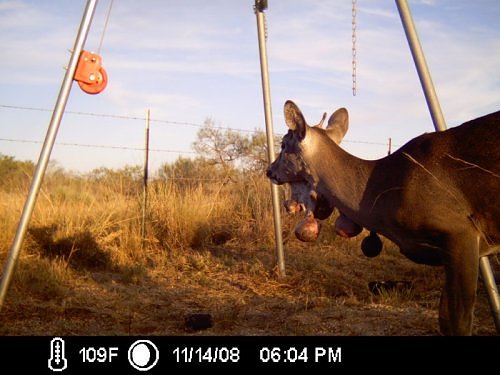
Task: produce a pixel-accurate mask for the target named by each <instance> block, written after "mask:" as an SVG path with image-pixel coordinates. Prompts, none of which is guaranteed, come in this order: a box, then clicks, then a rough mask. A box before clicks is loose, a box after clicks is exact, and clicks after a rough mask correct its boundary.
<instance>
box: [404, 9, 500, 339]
mask: <svg viewBox="0 0 500 375" xmlns="http://www.w3.org/2000/svg"><path fill="white" fill-rule="evenodd" d="M396 5H397V7H398V11H399V15H400V17H401V22H402V23H403V28H404V30H405V33H406V38H407V39H408V44H409V45H410V50H411V53H412V56H413V61H414V62H415V66H416V68H417V73H418V77H419V78H420V83H421V84H422V89H423V90H424V95H425V99H426V101H427V106H428V107H429V111H430V113H431V117H432V122H433V123H434V128H435V129H436V131H442V130H446V123H445V121H444V117H443V113H442V112H441V106H440V105H439V101H438V98H437V95H436V91H435V90H434V85H433V83H432V79H431V75H430V73H429V68H428V67H427V63H426V61H425V57H424V52H423V50H422V46H421V44H420V41H419V39H418V35H417V31H416V29H415V24H414V22H413V18H412V16H411V12H410V7H409V6H408V2H407V0H396ZM479 270H480V272H481V275H482V278H483V282H484V285H485V287H486V291H487V294H488V300H489V303H490V308H491V312H492V314H493V320H494V321H495V327H496V329H497V331H498V332H500V297H499V295H498V289H497V286H496V282H495V276H494V275H493V271H492V269H491V264H490V261H489V259H488V257H486V256H484V257H480V258H479Z"/></svg>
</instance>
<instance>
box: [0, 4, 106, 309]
mask: <svg viewBox="0 0 500 375" xmlns="http://www.w3.org/2000/svg"><path fill="white" fill-rule="evenodd" d="M96 5H97V0H88V1H87V4H86V6H85V10H84V13H83V17H82V21H81V23H80V28H79V30H78V34H77V37H76V40H75V45H74V47H73V51H72V53H71V58H70V60H69V64H68V69H67V71H66V74H65V76H64V80H63V82H62V85H61V89H60V91H59V96H58V98H57V102H56V105H55V107H54V112H53V113H52V119H51V120H50V125H49V128H48V130H47V134H46V136H45V142H44V144H43V146H42V150H41V152H40V156H39V158H38V163H37V166H36V169H35V172H34V175H33V179H32V181H31V187H30V190H29V192H28V196H27V198H26V202H25V203H24V208H23V212H22V214H21V218H20V221H19V225H18V227H17V231H16V235H15V237H14V241H13V243H12V246H11V248H10V252H9V254H8V256H7V260H6V262H5V266H4V270H3V274H2V281H1V283H0V310H1V309H2V306H3V302H4V300H5V295H6V294H7V289H8V288H9V284H10V281H11V279H12V276H13V273H14V269H15V266H16V263H17V260H18V258H19V253H20V250H21V245H22V242H23V240H24V236H25V234H26V230H27V229H28V224H29V221H30V218H31V214H32V213H33V209H34V207H35V203H36V198H37V196H38V193H39V191H40V186H41V184H42V180H43V177H44V174H45V170H46V169H47V164H48V162H49V159H50V153H51V152H52V147H53V146H54V142H55V139H56V135H57V130H58V128H59V124H60V123H61V119H62V116H63V113H64V108H65V106H66V102H67V101H68V97H69V93H70V91H71V84H72V83H73V77H74V75H75V71H76V67H77V65H78V59H79V58H80V53H81V51H82V49H83V46H84V44H85V40H86V39H87V34H88V31H89V29H90V24H91V23H92V18H93V17H94V11H95V8H96Z"/></svg>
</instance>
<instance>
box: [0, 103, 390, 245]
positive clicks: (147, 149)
mask: <svg viewBox="0 0 500 375" xmlns="http://www.w3.org/2000/svg"><path fill="white" fill-rule="evenodd" d="M0 109H7V110H21V111H39V112H52V109H50V108H39V107H28V106H14V105H2V104H0ZM65 114H71V115H79V116H91V117H99V118H111V119H119V120H130V121H140V122H142V123H144V124H146V132H145V142H144V147H137V146H124V145H103V144H96V143H77V142H55V144H56V145H59V146H67V147H84V148H98V149H111V150H128V151H137V152H142V153H144V165H143V176H142V178H143V194H144V196H143V207H142V223H141V236H142V238H143V243H144V239H145V236H146V230H145V226H146V221H147V208H146V207H147V205H148V201H147V191H148V176H149V173H148V169H149V165H148V160H149V153H150V152H157V153H173V154H176V155H191V156H194V155H197V152H195V151H185V150H174V149H165V148H150V147H149V127H150V125H151V124H159V125H177V126H189V127H196V128H200V129H201V128H203V127H205V126H206V124H199V123H193V122H182V121H172V120H164V119H154V118H152V117H151V116H150V111H149V110H148V111H147V112H146V116H131V115H118V114H107V113H95V112H81V111H65ZM213 127H214V128H215V129H219V130H224V131H232V132H239V133H248V134H257V133H258V132H259V130H248V129H237V128H232V127H226V126H217V125H213ZM276 135H277V136H282V134H276ZM0 142H12V143H31V144H42V143H43V142H42V141H41V140H33V139H20V138H6V137H0ZM342 142H343V143H357V144H366V145H375V146H384V147H387V154H390V153H391V147H394V146H395V145H394V144H392V140H391V138H389V139H388V143H382V142H370V141H361V140H343V141H342ZM169 180H172V181H193V180H196V181H204V182H217V181H220V179H217V178H202V177H201V176H199V178H194V177H183V176H171V177H169Z"/></svg>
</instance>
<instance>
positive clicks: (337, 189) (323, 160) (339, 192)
mask: <svg viewBox="0 0 500 375" xmlns="http://www.w3.org/2000/svg"><path fill="white" fill-rule="evenodd" d="M326 150H328V151H326ZM316 155H321V157H316V159H315V160H314V162H312V163H310V165H311V166H313V167H312V168H311V171H310V172H311V175H312V178H313V180H314V184H315V186H316V189H317V190H318V191H319V192H321V193H322V194H323V195H324V196H325V197H328V199H329V201H330V202H329V203H330V204H331V205H332V206H335V207H337V208H338V209H339V210H340V211H341V212H342V213H344V214H345V215H347V216H348V217H349V218H350V219H351V220H353V221H355V222H356V223H358V224H360V225H362V226H364V227H366V228H370V227H373V224H372V223H375V222H376V220H377V219H376V218H375V217H373V215H372V213H371V212H370V208H369V207H365V206H366V202H367V199H366V198H367V195H372V194H375V195H376V194H377V192H371V191H367V186H368V182H369V179H370V176H371V174H372V172H373V170H374V169H375V168H376V166H377V163H379V160H363V159H360V158H357V157H355V156H353V155H351V154H349V153H347V152H346V151H344V150H343V149H342V148H340V147H339V146H338V145H337V144H335V143H334V142H330V143H329V144H328V147H325V148H323V150H322V152H321V153H316ZM368 201H369V200H368Z"/></svg>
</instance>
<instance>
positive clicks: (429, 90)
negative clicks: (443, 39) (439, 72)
mask: <svg viewBox="0 0 500 375" xmlns="http://www.w3.org/2000/svg"><path fill="white" fill-rule="evenodd" d="M396 5H397V7H398V10H399V16H400V17H401V22H402V23H403V28H404V30H405V33H406V39H408V44H409V45H410V50H411V54H412V56H413V60H414V61H415V67H416V68H417V73H418V77H419V78H420V84H421V85H422V89H423V90H424V95H425V100H426V101H427V106H428V107H429V111H430V113H431V117H432V122H433V123H434V127H435V128H436V130H439V131H441V130H446V123H445V121H444V117H443V113H442V112H441V107H440V105H439V100H438V98H437V95H436V91H435V90H434V84H433V83H432V78H431V75H430V73H429V68H428V67H427V62H426V61H425V56H424V52H423V50H422V46H421V45H420V40H419V39H418V35H417V30H416V29H415V24H414V23H413V18H412V16H411V12H410V7H409V6H408V2H407V1H406V0H396Z"/></svg>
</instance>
